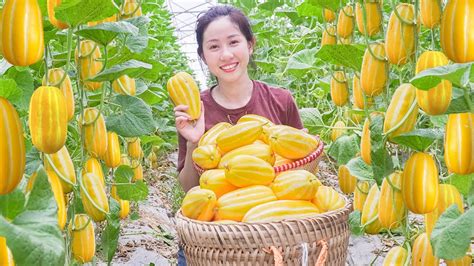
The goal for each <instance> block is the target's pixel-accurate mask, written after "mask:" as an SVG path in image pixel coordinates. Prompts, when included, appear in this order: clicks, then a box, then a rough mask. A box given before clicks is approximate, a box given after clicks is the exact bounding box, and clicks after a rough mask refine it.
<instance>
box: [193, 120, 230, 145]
mask: <svg viewBox="0 0 474 266" xmlns="http://www.w3.org/2000/svg"><path fill="white" fill-rule="evenodd" d="M230 127H232V125H231V124H229V123H227V122H220V123H217V124H215V125H214V126H213V127H211V128H210V129H209V130H208V131H206V133H204V135H202V137H201V139H200V140H199V143H198V145H199V146H203V145H211V144H216V140H217V137H218V136H219V135H220V134H221V133H222V132H224V131H225V130H226V129H228V128H230Z"/></svg>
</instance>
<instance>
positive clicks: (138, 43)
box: [125, 16, 151, 53]
mask: <svg viewBox="0 0 474 266" xmlns="http://www.w3.org/2000/svg"><path fill="white" fill-rule="evenodd" d="M125 21H126V22H129V23H131V24H133V25H135V27H137V28H138V29H139V30H138V35H136V36H127V40H126V41H125V46H127V47H128V49H130V51H132V52H134V53H141V52H143V50H144V49H145V48H146V47H147V46H148V24H149V23H150V21H151V20H150V19H149V18H148V17H145V16H139V17H134V18H130V19H127V20H125Z"/></svg>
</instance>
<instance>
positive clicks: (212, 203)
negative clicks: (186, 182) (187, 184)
mask: <svg viewBox="0 0 474 266" xmlns="http://www.w3.org/2000/svg"><path fill="white" fill-rule="evenodd" d="M216 200H217V197H216V194H215V193H214V192H213V191H212V190H209V189H202V188H199V187H196V188H194V189H192V190H190V191H188V193H186V196H185V197H184V199H183V203H182V206H181V210H182V212H183V215H184V216H186V217H188V218H190V219H194V220H199V221H211V220H212V218H213V217H214V212H215V210H214V208H215V207H216Z"/></svg>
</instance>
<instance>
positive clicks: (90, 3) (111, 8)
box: [54, 0, 119, 27]
mask: <svg viewBox="0 0 474 266" xmlns="http://www.w3.org/2000/svg"><path fill="white" fill-rule="evenodd" d="M54 11H55V15H56V18H57V19H59V20H61V21H63V22H65V23H67V24H69V25H71V26H72V27H75V26H78V25H79V24H84V23H87V22H90V21H98V20H102V19H105V18H108V17H110V16H112V15H114V14H116V13H118V11H119V10H117V7H116V6H115V5H114V3H113V1H110V0H67V1H61V4H60V5H59V6H58V7H56V8H55V9H54Z"/></svg>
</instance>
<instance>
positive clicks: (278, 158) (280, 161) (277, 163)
mask: <svg viewBox="0 0 474 266" xmlns="http://www.w3.org/2000/svg"><path fill="white" fill-rule="evenodd" d="M292 162H294V161H293V160H291V159H286V158H284V157H281V156H280V155H278V154H275V163H274V164H273V165H274V166H280V165H285V164H290V163H292Z"/></svg>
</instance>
